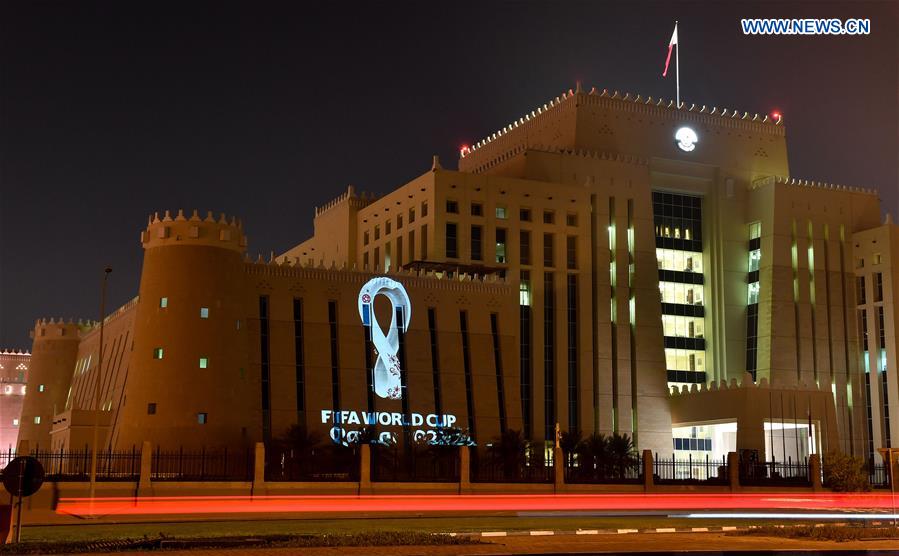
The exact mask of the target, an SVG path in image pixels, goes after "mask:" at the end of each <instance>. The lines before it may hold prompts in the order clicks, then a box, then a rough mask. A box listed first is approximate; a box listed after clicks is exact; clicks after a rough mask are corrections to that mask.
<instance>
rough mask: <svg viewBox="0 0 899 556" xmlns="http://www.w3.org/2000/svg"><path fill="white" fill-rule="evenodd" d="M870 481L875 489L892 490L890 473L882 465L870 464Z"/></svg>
mask: <svg viewBox="0 0 899 556" xmlns="http://www.w3.org/2000/svg"><path fill="white" fill-rule="evenodd" d="M868 481H869V482H870V483H871V486H872V487H874V488H890V473H889V471H888V470H887V467H886V465H884V464H882V463H869V464H868Z"/></svg>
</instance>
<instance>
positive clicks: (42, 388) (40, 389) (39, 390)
mask: <svg viewBox="0 0 899 556" xmlns="http://www.w3.org/2000/svg"><path fill="white" fill-rule="evenodd" d="M37 391H38V392H43V391H44V385H43V384H41V385H39V386H38V387H37Z"/></svg>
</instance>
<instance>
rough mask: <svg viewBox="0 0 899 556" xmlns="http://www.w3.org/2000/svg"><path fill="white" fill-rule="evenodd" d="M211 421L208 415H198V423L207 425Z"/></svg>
mask: <svg viewBox="0 0 899 556" xmlns="http://www.w3.org/2000/svg"><path fill="white" fill-rule="evenodd" d="M208 421H209V414H208V413H197V423H199V424H201V425H205V424H206V423H207V422H208Z"/></svg>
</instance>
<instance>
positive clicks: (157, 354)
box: [153, 348, 162, 359]
mask: <svg viewBox="0 0 899 556" xmlns="http://www.w3.org/2000/svg"><path fill="white" fill-rule="evenodd" d="M153 359H162V348H154V349H153Z"/></svg>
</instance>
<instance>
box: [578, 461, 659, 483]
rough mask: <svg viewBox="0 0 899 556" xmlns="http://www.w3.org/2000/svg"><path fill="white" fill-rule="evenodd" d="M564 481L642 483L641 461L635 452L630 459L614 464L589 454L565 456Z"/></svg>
mask: <svg viewBox="0 0 899 556" xmlns="http://www.w3.org/2000/svg"><path fill="white" fill-rule="evenodd" d="M565 482H568V483H572V484H642V483H643V461H642V457H641V456H640V455H639V454H635V455H634V456H633V458H632V460H631V461H628V462H623V463H618V464H614V463H611V462H606V461H602V460H597V459H595V458H590V457H589V456H586V457H585V456H579V455H576V454H574V455H571V456H566V461H565Z"/></svg>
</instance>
